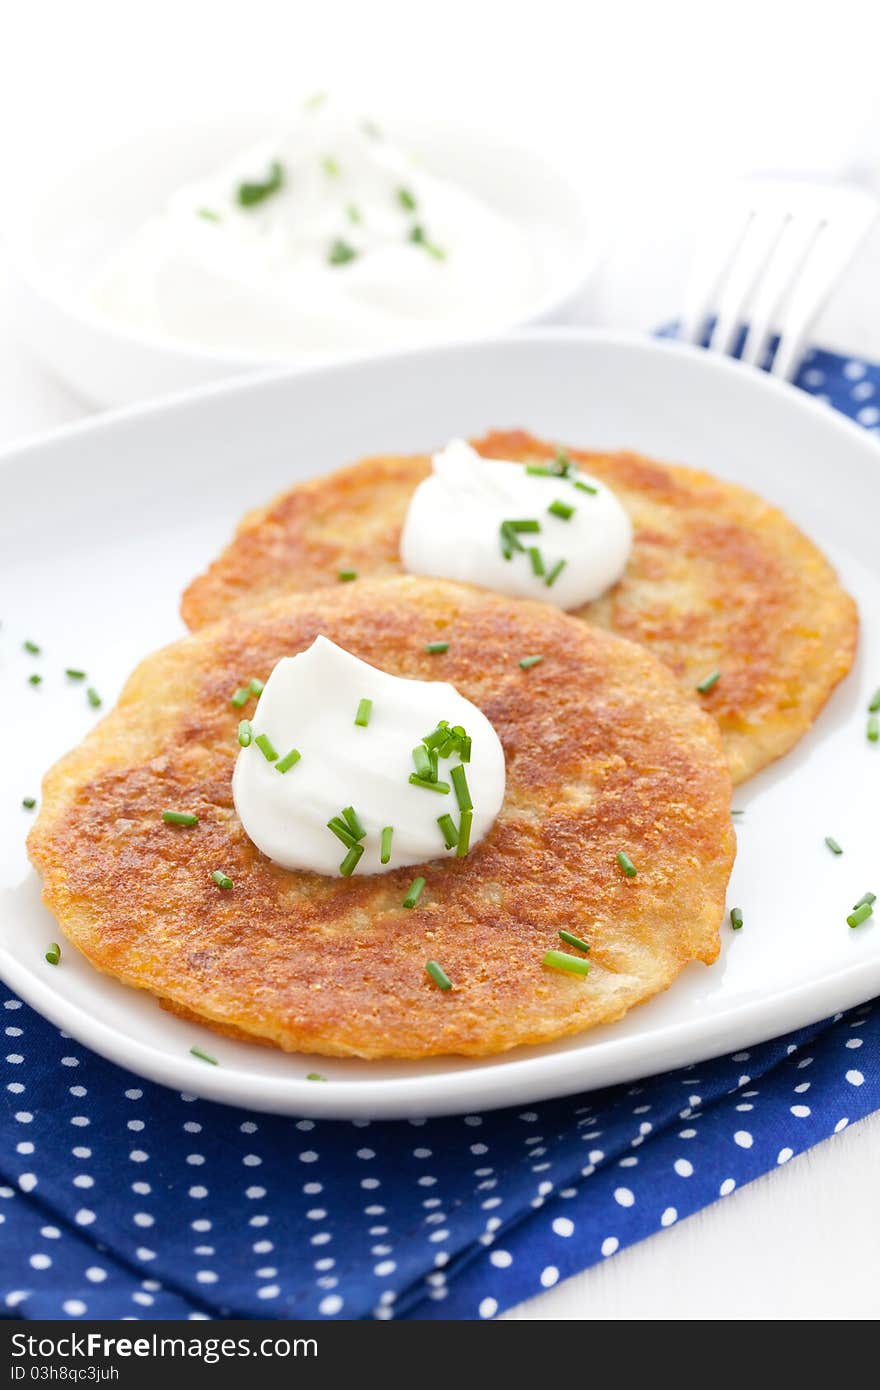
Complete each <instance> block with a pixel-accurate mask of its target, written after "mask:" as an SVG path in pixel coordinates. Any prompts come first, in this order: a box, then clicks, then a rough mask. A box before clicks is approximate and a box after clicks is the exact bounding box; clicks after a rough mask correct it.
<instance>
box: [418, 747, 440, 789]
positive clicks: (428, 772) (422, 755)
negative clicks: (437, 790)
mask: <svg viewBox="0 0 880 1390" xmlns="http://www.w3.org/2000/svg"><path fill="white" fill-rule="evenodd" d="M412 760H413V762H414V763H415V765H416V772H417V773H418V775H419V776H420V777H424V779H425V781H426V782H436V781H437V769H436V768H435V767H434V764H433V762H432V761H431V754H430V752H429V751H428V749H427V748H426V747H425V745H424V744H423V743H417V744H416V746H415V748H414V749H413V751H412Z"/></svg>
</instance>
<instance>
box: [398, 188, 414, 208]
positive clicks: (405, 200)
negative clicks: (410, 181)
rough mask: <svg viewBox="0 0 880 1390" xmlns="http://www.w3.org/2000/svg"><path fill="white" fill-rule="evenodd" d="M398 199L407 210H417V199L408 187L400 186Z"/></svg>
mask: <svg viewBox="0 0 880 1390" xmlns="http://www.w3.org/2000/svg"><path fill="white" fill-rule="evenodd" d="M397 201H398V202H399V203H400V206H401V207H402V208H404V209H405V210H406V211H407V212H415V210H416V200H415V198H414V197H413V195H412V194H411V193H410V191H409V189H408V188H398V190H397Z"/></svg>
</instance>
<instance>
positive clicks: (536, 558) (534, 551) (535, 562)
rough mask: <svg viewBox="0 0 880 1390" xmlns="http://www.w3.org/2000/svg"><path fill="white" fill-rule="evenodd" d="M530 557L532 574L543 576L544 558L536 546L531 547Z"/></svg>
mask: <svg viewBox="0 0 880 1390" xmlns="http://www.w3.org/2000/svg"><path fill="white" fill-rule="evenodd" d="M528 556H529V560H530V561H531V564H532V574H537V575H543V573H544V557H543V556H542V554H541V552H540V550H539V549H538V547H537V546H536V545H530V546H529V549H528Z"/></svg>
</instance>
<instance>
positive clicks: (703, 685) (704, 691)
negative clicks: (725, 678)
mask: <svg viewBox="0 0 880 1390" xmlns="http://www.w3.org/2000/svg"><path fill="white" fill-rule="evenodd" d="M720 679H721V672H720V671H713V672H712V674H711V675H709V676H706V678H705V679H704V680H701V681H700V683H699V685H698V686H697V690H698V691H699V692H700V694H701V695H708V694H709V691H710V690H711V689H712V687H713V686H715V685H717V684H718V682H719V681H720Z"/></svg>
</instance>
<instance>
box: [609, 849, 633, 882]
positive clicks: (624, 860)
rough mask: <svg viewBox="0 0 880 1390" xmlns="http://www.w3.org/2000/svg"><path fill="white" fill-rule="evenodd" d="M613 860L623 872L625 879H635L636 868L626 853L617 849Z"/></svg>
mask: <svg viewBox="0 0 880 1390" xmlns="http://www.w3.org/2000/svg"><path fill="white" fill-rule="evenodd" d="M615 858H616V860H617V862H618V864H619V865H620V867H621V869H622V870H623V872H624V873H625V874H626V876H627V878H635V876H636V874H637V873H638V869H637V868H636V866H635V864H634V863H633V862H632V860H631V859H630V857H629V855H628V854H627V853H626V851H625V850H622V849H619V850H618V851H617V854H616V855H615Z"/></svg>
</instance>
